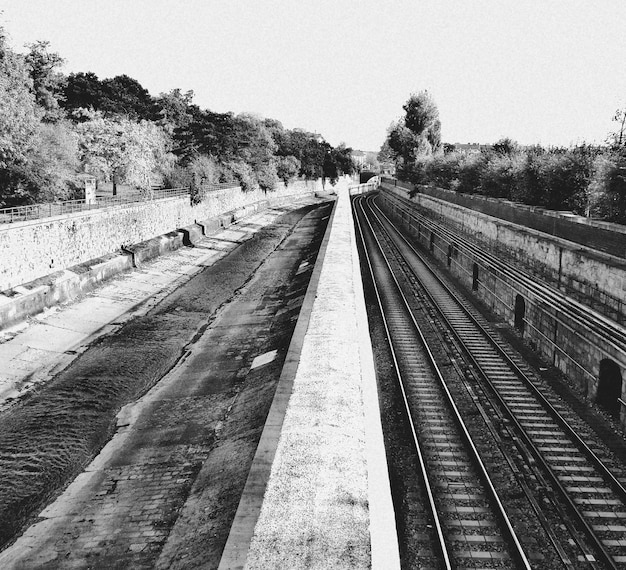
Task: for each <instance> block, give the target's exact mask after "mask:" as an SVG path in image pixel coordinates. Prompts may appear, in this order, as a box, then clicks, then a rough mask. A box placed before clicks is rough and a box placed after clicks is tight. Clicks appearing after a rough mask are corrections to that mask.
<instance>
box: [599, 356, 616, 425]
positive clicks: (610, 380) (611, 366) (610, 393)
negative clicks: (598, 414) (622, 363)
mask: <svg viewBox="0 0 626 570" xmlns="http://www.w3.org/2000/svg"><path fill="white" fill-rule="evenodd" d="M621 397H622V373H621V371H620V369H619V366H618V364H617V362H615V361H613V360H611V359H610V358H605V359H604V360H601V361H600V378H599V382H598V394H597V395H596V404H598V406H601V407H602V408H604V409H605V410H606V411H607V412H609V413H610V414H611V415H612V416H613V417H614V418H615V419H619V412H620V408H621V404H620V403H619V401H618V398H621Z"/></svg>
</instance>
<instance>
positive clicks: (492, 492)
mask: <svg viewBox="0 0 626 570" xmlns="http://www.w3.org/2000/svg"><path fill="white" fill-rule="evenodd" d="M357 200H358V203H359V207H360V208H361V212H362V215H363V217H364V219H365V220H366V222H367V224H368V226H369V228H370V232H371V235H372V237H373V239H374V240H375V242H376V244H377V246H378V249H379V251H380V253H381V256H382V258H383V260H384V262H385V265H386V267H387V270H388V271H389V274H390V275H391V277H392V279H393V282H394V283H395V286H396V288H397V291H398V293H399V295H400V297H401V299H402V301H403V304H404V307H405V310H406V312H407V315H408V316H409V317H410V320H411V322H412V323H413V326H414V329H415V331H416V333H417V335H418V337H419V339H420V342H421V345H422V347H423V349H424V351H425V352H426V354H427V355H428V361H429V362H428V364H429V365H430V367H431V368H432V370H433V372H434V373H435V376H436V378H437V381H438V384H439V385H440V387H441V388H442V389H443V391H444V394H445V396H446V400H447V402H448V404H449V406H450V408H451V409H452V411H453V417H454V419H455V421H456V424H457V426H458V428H459V429H460V430H461V434H462V436H463V439H464V440H465V442H466V443H467V445H468V447H469V449H470V450H471V454H470V456H471V458H472V459H473V461H474V462H475V465H476V466H477V467H478V471H479V474H480V476H481V478H482V479H483V484H484V485H485V486H486V488H487V490H488V496H489V498H490V499H491V500H492V501H493V502H494V503H495V504H496V507H497V509H496V511H497V515H498V517H499V518H500V519H501V521H502V522H503V523H504V527H505V529H506V534H507V535H508V537H509V539H510V541H511V543H512V544H513V546H514V549H513V552H514V555H515V556H514V557H515V558H516V559H517V561H518V562H519V563H521V564H522V566H523V567H524V568H527V569H530V568H531V566H530V563H529V561H528V558H527V557H526V553H525V552H524V549H523V547H522V545H521V543H520V542H519V539H518V537H517V534H516V532H515V529H514V528H513V525H512V523H511V521H510V519H509V517H508V515H507V513H506V510H505V508H504V505H503V504H502V501H501V500H500V497H499V495H498V493H497V491H496V489H495V486H494V485H493V482H492V481H491V477H490V476H489V473H488V471H487V468H486V467H485V464H484V463H483V461H482V459H481V457H480V453H479V452H478V449H477V448H476V446H475V444H474V442H473V440H472V437H471V435H470V433H469V431H468V429H467V426H466V425H465V422H464V421H463V418H462V416H461V412H460V411H459V409H458V407H457V405H456V402H455V401H454V398H453V396H452V394H451V392H450V390H449V388H448V386H447V383H446V381H445V379H444V377H443V374H442V373H441V370H440V369H439V366H438V365H437V362H436V359H435V357H434V355H433V354H432V351H431V349H430V347H429V345H428V342H427V340H426V338H425V337H424V335H423V333H422V330H421V328H420V326H419V324H418V323H417V321H416V319H415V316H414V315H413V312H412V310H411V308H410V305H409V303H408V300H407V298H406V296H405V294H404V292H403V291H402V288H401V286H400V284H399V283H398V280H397V278H396V276H395V275H394V272H393V270H392V269H391V265H390V262H389V260H388V258H387V255H386V254H385V252H384V250H383V247H382V245H381V244H380V241H379V239H378V237H377V236H376V232H375V231H374V229H373V227H372V225H371V222H370V220H369V218H368V216H367V215H366V214H365V211H364V209H363V207H362V204H361V201H362V198H359V199H357ZM357 200H355V201H357ZM356 219H357V220H358V217H356ZM358 227H359V234H360V236H361V240H362V243H363V249H364V251H365V255H366V258H367V262H368V267H369V270H370V275H371V277H372V281H373V283H374V287H375V291H376V295H377V299H378V302H379V308H380V310H381V315H383V320H384V321H385V330H386V332H387V335H388V336H387V338H389V339H390V338H391V337H390V335H389V330H388V328H387V324H386V319H385V316H384V309H383V306H382V302H381V300H380V295H379V291H378V288H377V287H376V285H375V278H374V270H373V268H372V264H371V259H370V256H369V252H368V250H367V248H366V247H365V239H364V235H363V231H362V228H361V223H360V221H358ZM389 344H390V345H391V341H390V342H389ZM392 350H393V349H392ZM394 362H396V360H395V356H394ZM397 372H398V379H399V381H400V378H401V375H400V371H399V370H398V369H397ZM400 384H402V383H401V381H400ZM402 392H403V396H404V394H405V392H404V388H402ZM405 404H406V405H407V406H408V400H406V399H405ZM407 411H408V407H407ZM409 414H410V412H409ZM409 417H410V415H409ZM412 429H413V428H412ZM418 445H419V443H418ZM429 498H430V497H429ZM433 500H434V499H433ZM438 530H441V529H440V527H439V528H438Z"/></svg>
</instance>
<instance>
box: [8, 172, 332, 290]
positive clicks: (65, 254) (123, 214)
mask: <svg viewBox="0 0 626 570" xmlns="http://www.w3.org/2000/svg"><path fill="white" fill-rule="evenodd" d="M322 189H323V188H322V183H321V181H320V180H316V181H301V180H299V181H295V182H294V183H291V184H289V185H288V186H286V187H285V186H284V185H281V186H280V187H279V188H277V189H276V190H274V191H272V192H267V193H266V192H264V191H262V190H256V191H251V192H242V191H241V189H239V188H227V189H221V190H217V191H212V192H210V193H209V194H208V195H207V197H206V198H205V199H204V200H203V201H202V202H200V203H199V204H196V205H192V204H190V201H189V198H187V197H178V198H166V199H162V200H154V201H152V202H146V203H140V204H120V205H116V206H111V207H107V208H103V209H98V210H91V211H87V212H77V213H74V214H69V215H65V216H57V217H53V218H47V219H43V220H33V221H27V222H18V223H14V224H5V225H0V291H6V290H10V289H12V288H14V287H16V286H19V285H22V284H24V283H27V282H30V281H33V280H35V279H39V278H42V277H45V276H46V275H49V274H51V273H54V272H58V271H61V270H64V269H67V268H69V267H72V266H75V265H77V264H80V263H85V262H87V261H89V260H91V259H95V258H100V257H102V256H105V255H107V254H110V253H113V252H116V251H120V250H121V249H122V248H124V247H128V246H130V245H132V244H136V243H140V242H144V241H146V240H148V239H151V238H153V237H156V236H158V235H162V234H165V233H168V232H171V231H173V230H176V229H178V228H182V227H185V226H189V225H191V224H194V223H196V222H201V221H205V220H209V219H212V218H215V217H217V216H220V215H222V214H224V213H226V212H230V211H235V210H237V209H240V208H243V207H244V206H247V205H251V204H254V203H257V202H261V201H269V203H270V204H272V203H277V202H279V201H283V200H288V199H291V198H294V197H297V196H299V195H305V194H311V193H313V192H317V191H322Z"/></svg>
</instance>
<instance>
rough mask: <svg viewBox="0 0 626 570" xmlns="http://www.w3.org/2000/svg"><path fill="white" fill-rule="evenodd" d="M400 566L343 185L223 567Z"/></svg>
mask: <svg viewBox="0 0 626 570" xmlns="http://www.w3.org/2000/svg"><path fill="white" fill-rule="evenodd" d="M399 567H400V563H399V554H398V544H397V538H396V528H395V518H394V512H393V506H392V501H391V493H390V486H389V479H388V472H387V464H386V458H385V450H384V445H383V436H382V428H381V423H380V412H379V408H378V397H377V389H376V378H375V371H374V364H373V356H372V350H371V343H370V339H369V333H368V326H367V316H366V313H365V304H364V300H363V289H362V283H361V276H360V271H359V263H358V254H357V250H356V241H355V232H354V226H353V220H352V215H351V210H350V200H349V196H348V192H347V189H343V190H342V191H340V192H339V197H338V201H337V204H336V207H335V211H334V213H333V218H332V220H331V223H330V224H329V228H328V230H327V233H326V236H325V239H324V244H323V246H322V250H321V251H320V255H319V257H318V260H317V263H316V266H315V270H314V273H313V277H312V279H311V282H310V285H309V288H308V291H307V294H306V297H305V300H304V304H303V307H302V310H301V313H300V317H299V319H298V323H297V326H296V330H295V333H294V336H293V339H292V341H291V345H290V348H289V353H288V355H287V359H286V362H285V365H284V368H283V371H282V375H281V378H280V381H279V385H278V388H277V391H276V396H275V398H274V402H273V404H272V408H271V410H270V413H269V415H268V418H267V421H266V425H265V428H264V431H263V435H262V437H261V441H260V443H259V446H258V449H257V452H256V455H255V459H254V463H253V466H252V468H251V471H250V474H249V477H248V480H247V483H246V487H245V489H244V493H243V496H242V498H241V501H240V504H239V508H238V510H237V514H236V516H235V520H234V522H233V525H232V528H231V531H230V535H229V538H228V541H227V543H226V547H225V549H224V552H223V555H222V559H221V563H220V566H219V568H220V570H234V569H240V568H245V569H250V570H251V569H262V568H274V569H278V568H285V569H287V568H289V569H297V568H346V569H348V568H349V569H354V568H384V569H394V568H399Z"/></svg>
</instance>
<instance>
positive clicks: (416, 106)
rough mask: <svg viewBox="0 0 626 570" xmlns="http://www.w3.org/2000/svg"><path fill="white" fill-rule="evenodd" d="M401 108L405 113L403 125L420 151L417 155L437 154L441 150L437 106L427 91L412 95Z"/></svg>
mask: <svg viewBox="0 0 626 570" xmlns="http://www.w3.org/2000/svg"><path fill="white" fill-rule="evenodd" d="M402 108H403V109H404V111H405V113H406V115H405V117H404V125H405V126H406V128H407V129H409V130H410V131H411V132H412V133H413V134H414V135H415V137H416V141H417V144H416V146H417V147H418V148H420V150H422V152H419V154H433V153H435V152H438V151H439V150H440V148H441V122H440V121H439V111H438V109H437V105H436V104H435V102H434V100H433V98H432V97H431V96H430V94H429V93H428V91H421V92H420V93H417V94H412V95H411V96H410V97H409V99H408V101H407V102H406V103H405V104H404V105H403V106H402ZM423 141H425V142H427V143H428V145H425V144H423ZM429 147H430V148H429Z"/></svg>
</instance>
